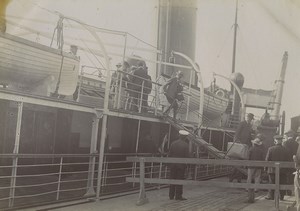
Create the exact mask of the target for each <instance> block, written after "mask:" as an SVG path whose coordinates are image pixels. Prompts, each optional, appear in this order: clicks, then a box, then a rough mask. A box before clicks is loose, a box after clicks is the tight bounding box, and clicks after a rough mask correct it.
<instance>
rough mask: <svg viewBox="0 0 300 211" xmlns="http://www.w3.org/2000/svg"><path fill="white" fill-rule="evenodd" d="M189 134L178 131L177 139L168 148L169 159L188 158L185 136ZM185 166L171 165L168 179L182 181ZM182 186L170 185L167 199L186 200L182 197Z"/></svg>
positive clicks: (187, 145)
mask: <svg viewBox="0 0 300 211" xmlns="http://www.w3.org/2000/svg"><path fill="white" fill-rule="evenodd" d="M188 134H189V132H187V131H185V130H180V131H179V139H178V140H176V141H174V142H173V143H172V144H171V146H170V151H169V157H173V158H188V157H189V144H188V143H187V136H188ZM185 169H186V164H177V163H172V164H171V165H170V179H178V180H183V179H184V173H185ZM182 193H183V186H182V185H170V189H169V198H170V199H171V200H172V199H174V197H175V199H176V200H186V199H185V198H183V197H182Z"/></svg>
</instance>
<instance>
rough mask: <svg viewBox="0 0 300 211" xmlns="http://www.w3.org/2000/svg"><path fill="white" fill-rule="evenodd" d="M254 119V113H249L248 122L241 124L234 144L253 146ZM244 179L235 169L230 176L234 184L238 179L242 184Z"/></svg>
mask: <svg viewBox="0 0 300 211" xmlns="http://www.w3.org/2000/svg"><path fill="white" fill-rule="evenodd" d="M253 119H254V115H253V114H252V113H249V114H248V115H247V118H246V120H244V121H242V122H240V124H239V125H238V128H237V131H236V133H235V137H234V142H236V143H242V144H245V145H247V146H248V147H250V146H251V139H252V138H251V137H252V134H253V133H254V130H253V129H252V121H253ZM242 178H243V174H242V173H241V172H240V171H239V170H237V169H236V168H234V169H233V171H232V173H231V174H230V175H229V182H233V180H234V179H236V180H237V181H238V183H240V182H241V180H242Z"/></svg>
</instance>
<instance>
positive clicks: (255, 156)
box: [247, 134, 264, 203]
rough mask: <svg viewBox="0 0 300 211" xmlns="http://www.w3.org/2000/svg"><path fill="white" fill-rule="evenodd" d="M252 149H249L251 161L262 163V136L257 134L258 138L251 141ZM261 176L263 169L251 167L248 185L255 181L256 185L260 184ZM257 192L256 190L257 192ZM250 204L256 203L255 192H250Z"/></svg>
mask: <svg viewBox="0 0 300 211" xmlns="http://www.w3.org/2000/svg"><path fill="white" fill-rule="evenodd" d="M251 143H252V147H251V148H250V149H249V160H256V161H262V160H264V148H263V142H262V135H261V134H257V136H256V138H255V139H254V140H252V141H251ZM260 176H261V167H249V168H248V177H247V183H252V181H253V180H254V182H255V184H259V183H260ZM256 191H257V190H255V192H256ZM247 202H249V203H253V202H254V193H253V190H249V197H248V201H247Z"/></svg>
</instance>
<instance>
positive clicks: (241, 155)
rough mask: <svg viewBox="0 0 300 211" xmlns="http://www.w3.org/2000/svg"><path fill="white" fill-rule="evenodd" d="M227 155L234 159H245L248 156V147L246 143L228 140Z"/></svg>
mask: <svg viewBox="0 0 300 211" xmlns="http://www.w3.org/2000/svg"><path fill="white" fill-rule="evenodd" d="M227 150H228V151H227V155H228V157H230V158H234V159H243V160H247V159H248V158H249V147H248V146H247V145H246V144H241V143H234V142H228V144H227Z"/></svg>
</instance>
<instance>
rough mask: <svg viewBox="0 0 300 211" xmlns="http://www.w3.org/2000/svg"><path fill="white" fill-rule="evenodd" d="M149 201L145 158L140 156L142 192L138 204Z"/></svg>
mask: <svg viewBox="0 0 300 211" xmlns="http://www.w3.org/2000/svg"><path fill="white" fill-rule="evenodd" d="M148 202H149V200H148V199H147V197H146V192H145V158H140V194H139V199H138V201H137V202H136V205H137V206H140V205H143V204H146V203H148Z"/></svg>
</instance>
